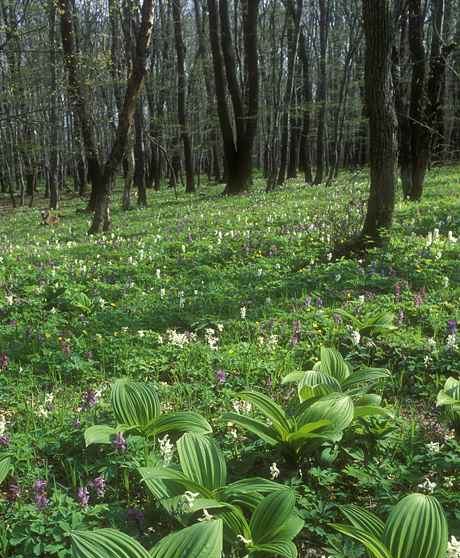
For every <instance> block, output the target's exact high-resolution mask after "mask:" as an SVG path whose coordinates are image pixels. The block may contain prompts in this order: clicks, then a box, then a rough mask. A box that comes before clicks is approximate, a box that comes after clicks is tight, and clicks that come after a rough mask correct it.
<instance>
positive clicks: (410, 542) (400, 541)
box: [382, 494, 448, 558]
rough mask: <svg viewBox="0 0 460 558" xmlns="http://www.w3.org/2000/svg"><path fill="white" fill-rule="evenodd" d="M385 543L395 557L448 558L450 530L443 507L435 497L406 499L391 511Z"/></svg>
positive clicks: (386, 526)
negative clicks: (446, 557)
mask: <svg viewBox="0 0 460 558" xmlns="http://www.w3.org/2000/svg"><path fill="white" fill-rule="evenodd" d="M382 540H383V542H384V543H385V544H386V546H387V547H388V548H389V549H390V552H391V554H392V555H393V556H394V558H445V556H446V554H447V543H448V527H447V520H446V517H445V515H444V512H443V510H442V507H441V505H440V504H439V502H438V501H437V500H436V498H434V497H433V496H427V495H425V494H410V495H409V496H406V497H405V498H403V499H402V500H401V501H400V502H399V503H398V504H397V505H396V506H395V507H394V508H393V509H392V510H391V513H390V515H389V517H388V519H387V521H386V524H385V531H384V533H383V539H382Z"/></svg>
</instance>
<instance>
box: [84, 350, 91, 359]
mask: <svg viewBox="0 0 460 558" xmlns="http://www.w3.org/2000/svg"><path fill="white" fill-rule="evenodd" d="M85 358H86V359H87V360H93V351H86V353H85Z"/></svg>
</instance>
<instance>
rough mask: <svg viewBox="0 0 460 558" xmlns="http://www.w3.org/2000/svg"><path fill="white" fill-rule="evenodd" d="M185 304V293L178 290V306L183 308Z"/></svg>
mask: <svg viewBox="0 0 460 558" xmlns="http://www.w3.org/2000/svg"><path fill="white" fill-rule="evenodd" d="M184 306H185V293H184V291H180V293H179V307H180V308H183V307H184Z"/></svg>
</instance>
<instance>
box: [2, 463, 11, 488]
mask: <svg viewBox="0 0 460 558" xmlns="http://www.w3.org/2000/svg"><path fill="white" fill-rule="evenodd" d="M11 469H12V467H11V459H10V458H9V457H5V458H4V459H1V460H0V484H2V482H3V481H4V480H5V479H6V477H7V476H8V475H9V473H10V471H11Z"/></svg>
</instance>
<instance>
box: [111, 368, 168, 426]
mask: <svg viewBox="0 0 460 558" xmlns="http://www.w3.org/2000/svg"><path fill="white" fill-rule="evenodd" d="M111 401H112V407H113V411H114V413H115V416H116V417H117V420H118V422H119V423H121V424H127V425H128V426H141V427H146V426H147V425H148V424H149V423H151V422H152V421H154V420H155V419H156V418H157V417H158V416H159V415H160V412H161V410H160V401H159V399H158V395H157V393H156V391H155V389H154V387H153V386H151V385H148V384H142V383H139V382H132V381H131V380H129V379H126V378H124V379H121V380H117V381H116V382H115V383H114V384H113V385H112V397H111Z"/></svg>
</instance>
